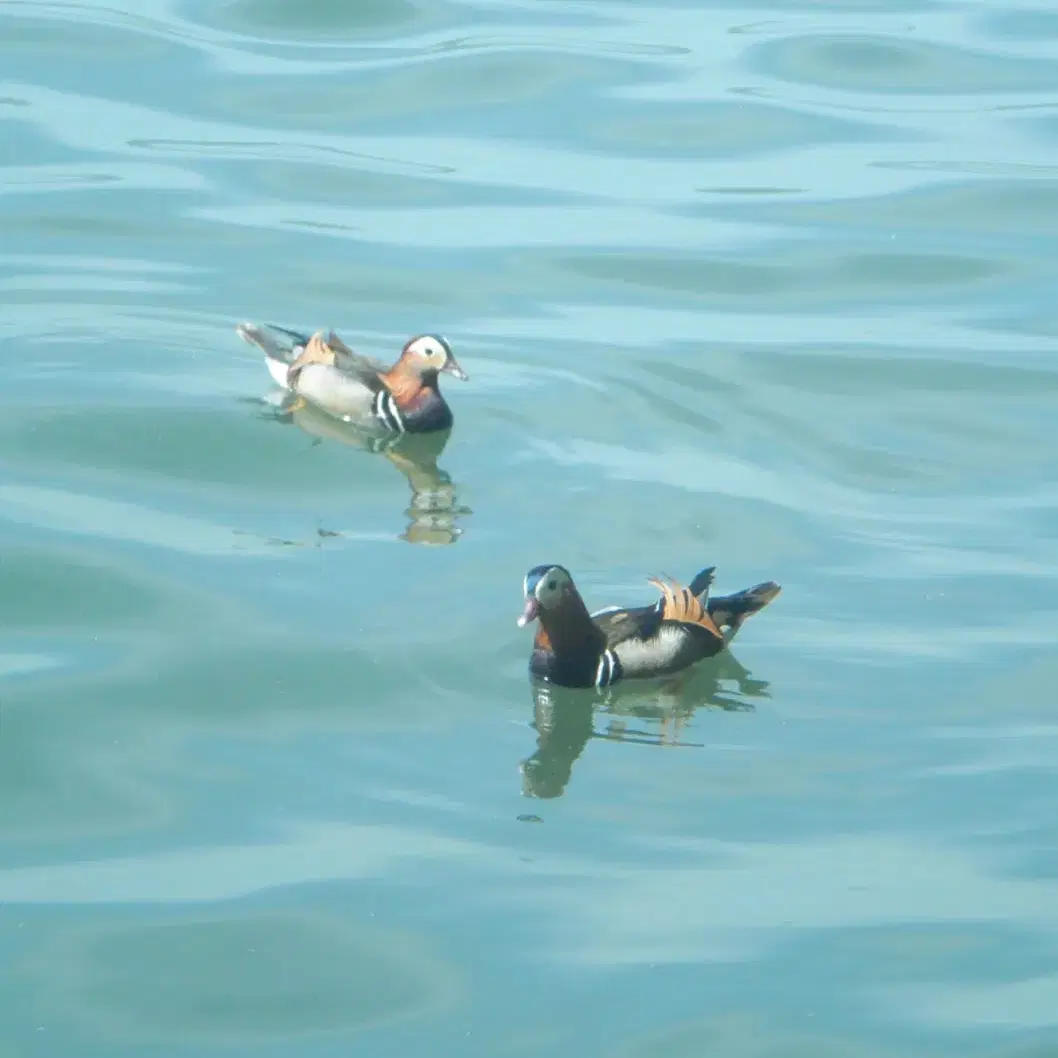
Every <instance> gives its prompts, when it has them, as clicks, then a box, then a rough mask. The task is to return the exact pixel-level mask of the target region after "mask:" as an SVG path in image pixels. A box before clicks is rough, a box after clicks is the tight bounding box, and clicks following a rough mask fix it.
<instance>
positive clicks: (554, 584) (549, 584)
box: [547, 580, 558, 591]
mask: <svg viewBox="0 0 1058 1058" xmlns="http://www.w3.org/2000/svg"><path fill="white" fill-rule="evenodd" d="M557 587H558V583H557V582H556V581H554V580H549V581H548V582H547V590H548V591H554V590H555V589H556V588H557Z"/></svg>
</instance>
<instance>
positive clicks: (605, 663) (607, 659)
mask: <svg viewBox="0 0 1058 1058" xmlns="http://www.w3.org/2000/svg"><path fill="white" fill-rule="evenodd" d="M616 667H617V655H616V654H614V652H613V651H612V650H604V651H603V652H602V654H601V655H600V656H599V667H598V668H597V669H596V670H595V686H596V687H606V686H609V684H610V683H611V682H612V680H613V676H614V670H615V669H616Z"/></svg>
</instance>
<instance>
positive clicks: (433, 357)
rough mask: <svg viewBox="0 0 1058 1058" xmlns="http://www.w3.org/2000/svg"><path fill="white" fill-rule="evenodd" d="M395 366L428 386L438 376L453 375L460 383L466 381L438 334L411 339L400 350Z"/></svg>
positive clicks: (462, 371)
mask: <svg viewBox="0 0 1058 1058" xmlns="http://www.w3.org/2000/svg"><path fill="white" fill-rule="evenodd" d="M397 365H398V366H399V367H401V368H402V369H403V370H404V371H406V372H408V373H409V374H411V375H415V376H417V377H418V378H419V379H420V381H421V382H422V383H423V384H425V385H428V384H430V383H431V382H435V381H436V379H437V376H438V375H454V376H455V377H456V378H458V379H459V380H460V381H461V382H466V381H467V373H466V372H465V371H464V370H463V369H462V368H461V367H460V366H459V361H457V360H456V358H455V357H454V356H453V355H452V347H451V346H450V345H449V344H448V341H447V340H446V339H445V338H442V337H441V336H440V335H439V334H420V335H419V336H418V337H417V338H412V339H411V341H409V342H408V344H407V345H405V346H404V348H403V349H402V350H401V353H400V359H399V360H398V361H397Z"/></svg>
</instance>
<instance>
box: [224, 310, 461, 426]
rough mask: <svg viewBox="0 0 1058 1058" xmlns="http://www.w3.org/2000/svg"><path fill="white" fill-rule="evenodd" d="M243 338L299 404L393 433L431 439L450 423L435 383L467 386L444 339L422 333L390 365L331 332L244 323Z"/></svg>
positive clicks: (240, 327) (450, 419)
mask: <svg viewBox="0 0 1058 1058" xmlns="http://www.w3.org/2000/svg"><path fill="white" fill-rule="evenodd" d="M236 330H237V331H238V333H239V334H240V335H241V336H242V338H243V339H245V340H246V341H247V342H249V343H250V344H251V345H256V346H257V347H258V348H259V349H261V351H262V352H263V353H264V354H265V364H266V365H267V367H268V372H269V374H270V375H271V376H272V378H273V379H274V380H275V381H276V383H277V384H278V385H280V386H282V387H283V388H284V389H286V390H289V391H290V392H291V393H293V394H294V395H295V396H296V397H298V398H300V399H301V400H302V401H306V402H308V403H310V404H313V405H315V406H316V407H318V408H321V409H322V410H323V411H325V412H328V413H329V414H331V415H334V416H336V417H337V418H339V419H343V420H344V421H345V422H351V423H356V424H357V425H359V426H361V427H364V428H376V429H380V430H386V431H389V432H391V433H396V434H403V433H427V432H429V431H431V430H447V429H449V428H450V427H451V425H452V409H451V408H449V407H448V404H447V403H446V402H445V399H444V397H443V396H442V395H441V389H440V387H439V385H438V376H439V375H441V374H448V375H454V376H455V377H456V378H458V379H460V380H462V381H464V382H465V381H466V379H467V375H466V372H465V371H464V370H463V369H462V368H461V367H460V366H459V364H458V362H457V361H456V358H455V357H454V356H453V355H452V349H451V347H450V346H449V344H448V342H447V341H445V339H444V338H442V337H441V336H440V335H436V334H420V335H419V336H418V337H416V338H412V339H411V340H410V341H409V342H408V343H407V344H406V345H405V346H404V348H403V349H402V350H401V354H400V357H399V358H398V359H397V362H396V363H395V364H394V365H393V366H392V367H386V365H385V364H383V363H381V362H380V361H378V360H373V359H372V358H371V357H367V356H364V355H362V354H361V353H354V352H353V350H352V349H350V348H349V347H348V346H347V345H346V344H345V343H344V342H343V341H342V340H341V339H340V338H339V337H338V336H337V335H336V334H335V333H334V332H333V331H331V333H330V334H329V335H327V337H324V335H323V332H322V331H317V332H316V333H315V334H313V335H305V334H299V333H298V332H297V331H288V330H287V329H286V328H285V327H276V326H274V325H272V324H265V325H263V326H257V325H256V324H253V323H240V324H239V325H238V327H236Z"/></svg>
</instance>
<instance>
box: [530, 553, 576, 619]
mask: <svg viewBox="0 0 1058 1058" xmlns="http://www.w3.org/2000/svg"><path fill="white" fill-rule="evenodd" d="M522 590H523V592H524V594H525V609H524V610H523V611H522V616H521V617H519V618H518V627H519V628H524V627H525V626H526V625H527V624H531V623H532V622H533V621H535V620H536V619H537V617H540V616H541V615H542V614H544V615H546V614H554V613H556V612H557V611H558V610H559V609H561V607H562V605H563V604H564V603H565V602H566V601H567V600H568V599H570V598H573V597H577V589H576V588H575V587H574V586H573V578H572V577H571V576H570V575H569V570H567V569H566V568H565V567H563V566H552V565H544V566H534V567H533V568H532V569H531V570H529V572H528V573H526V575H525V583H524V585H523V589H522Z"/></svg>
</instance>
